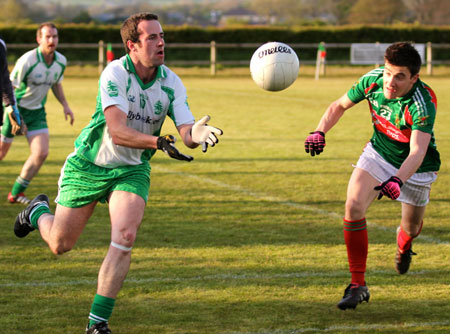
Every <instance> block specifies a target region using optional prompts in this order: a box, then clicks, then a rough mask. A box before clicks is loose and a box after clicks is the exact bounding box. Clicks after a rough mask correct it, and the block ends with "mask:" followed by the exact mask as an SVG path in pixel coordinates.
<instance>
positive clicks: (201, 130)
mask: <svg viewBox="0 0 450 334" xmlns="http://www.w3.org/2000/svg"><path fill="white" fill-rule="evenodd" d="M210 119H211V117H209V116H204V117H203V118H202V119H200V120H199V121H197V122H195V124H194V125H193V126H192V129H191V136H192V141H193V142H194V143H196V144H201V145H202V151H203V152H206V150H207V149H208V145H210V146H214V145H216V144H217V143H218V142H219V139H218V138H217V136H220V135H222V134H223V131H222V130H220V129H218V128H216V127H214V126H211V125H208V124H207V122H208V121H209V120H210ZM216 135H217V136H216Z"/></svg>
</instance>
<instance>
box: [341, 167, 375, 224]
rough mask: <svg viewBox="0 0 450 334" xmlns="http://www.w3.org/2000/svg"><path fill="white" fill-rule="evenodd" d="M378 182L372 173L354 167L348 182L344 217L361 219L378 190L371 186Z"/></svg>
mask: <svg viewBox="0 0 450 334" xmlns="http://www.w3.org/2000/svg"><path fill="white" fill-rule="evenodd" d="M378 184H379V182H378V180H376V179H375V178H374V177H373V176H372V175H370V174H369V173H368V172H366V171H365V170H363V169H361V168H358V167H356V168H355V169H354V170H353V173H352V176H351V177H350V180H349V182H348V187H347V200H346V203H345V217H346V219H361V218H363V217H361V215H363V216H364V215H365V213H366V211H367V209H368V208H369V206H370V204H371V203H372V202H373V200H374V199H375V197H376V196H377V195H378V192H377V191H375V190H374V189H373V188H374V187H375V186H377V185H378Z"/></svg>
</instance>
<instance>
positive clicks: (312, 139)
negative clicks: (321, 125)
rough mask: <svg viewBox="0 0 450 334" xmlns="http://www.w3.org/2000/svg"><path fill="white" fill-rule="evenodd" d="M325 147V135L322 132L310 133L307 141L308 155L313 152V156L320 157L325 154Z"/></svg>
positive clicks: (306, 149)
mask: <svg viewBox="0 0 450 334" xmlns="http://www.w3.org/2000/svg"><path fill="white" fill-rule="evenodd" d="M324 147H325V133H323V132H322V131H314V132H310V134H309V136H308V137H306V140H305V151H306V153H310V152H311V156H312V157H313V156H314V155H316V154H317V155H319V154H320V153H322V152H323V148H324Z"/></svg>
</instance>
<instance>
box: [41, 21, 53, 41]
mask: <svg viewBox="0 0 450 334" xmlns="http://www.w3.org/2000/svg"><path fill="white" fill-rule="evenodd" d="M44 27H49V28H54V29H57V28H56V26H55V24H54V23H53V22H44V23H41V24H40V25H39V27H38V28H37V31H36V37H38V38H41V37H42V28H44Z"/></svg>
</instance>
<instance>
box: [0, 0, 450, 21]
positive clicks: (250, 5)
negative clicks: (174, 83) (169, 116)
mask: <svg viewBox="0 0 450 334" xmlns="http://www.w3.org/2000/svg"><path fill="white" fill-rule="evenodd" d="M108 3H109V2H107V1H100V0H98V1H92V4H91V5H89V6H85V5H80V4H77V2H76V1H74V2H71V1H65V2H62V1H56V2H44V3H42V2H37V1H34V0H0V8H1V11H0V20H1V21H0V22H3V23H4V24H20V23H39V22H44V21H48V20H51V21H55V22H56V23H70V22H72V23H93V24H101V23H110V24H116V23H120V22H122V21H123V19H124V18H126V17H127V16H129V15H131V14H133V13H136V12H142V11H148V12H154V13H157V14H158V15H159V16H160V19H161V21H162V23H163V24H165V25H199V26H230V25H248V24H255V23H256V24H260V25H273V26H286V27H293V26H304V25H348V24H385V25H386V24H387V25H390V24H398V23H408V24H419V25H450V6H449V5H448V4H449V1H448V0H377V1H376V3H374V1H373V0H205V1H200V2H199V1H195V0H183V1H167V2H165V3H164V2H163V4H159V5H158V4H152V3H151V2H150V1H140V0H135V1H131V2H129V1H124V2H123V5H120V4H117V3H118V2H115V4H108ZM233 14H234V15H233ZM255 17H257V18H259V20H257V21H255Z"/></svg>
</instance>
